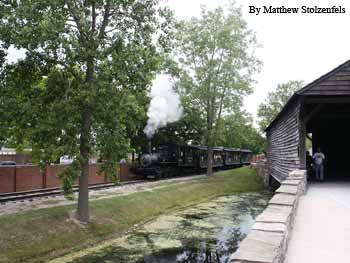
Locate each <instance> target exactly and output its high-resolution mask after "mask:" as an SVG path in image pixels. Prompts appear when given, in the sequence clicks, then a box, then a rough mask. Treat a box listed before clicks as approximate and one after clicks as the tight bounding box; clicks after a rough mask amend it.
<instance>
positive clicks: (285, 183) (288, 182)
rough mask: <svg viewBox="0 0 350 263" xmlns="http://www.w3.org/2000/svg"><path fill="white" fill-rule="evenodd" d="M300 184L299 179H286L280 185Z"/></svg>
mask: <svg viewBox="0 0 350 263" xmlns="http://www.w3.org/2000/svg"><path fill="white" fill-rule="evenodd" d="M299 184H300V180H289V179H286V180H284V181H283V182H282V185H299Z"/></svg>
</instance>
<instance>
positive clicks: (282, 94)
mask: <svg viewBox="0 0 350 263" xmlns="http://www.w3.org/2000/svg"><path fill="white" fill-rule="evenodd" d="M302 85H303V82H302V81H295V80H294V81H292V80H291V81H288V82H287V83H282V84H278V85H277V89H276V90H275V91H272V92H269V93H268V94H267V98H266V100H265V102H263V103H261V104H260V105H259V107H258V118H259V126H260V130H261V131H262V132H264V130H265V128H266V127H267V126H268V125H269V124H270V123H271V121H272V120H273V119H274V118H275V117H276V116H277V114H278V113H279V112H280V111H281V110H282V108H283V106H284V105H285V104H286V103H287V101H288V100H289V98H290V97H291V96H292V95H293V94H294V92H295V91H297V90H298V89H300V88H301V87H302Z"/></svg>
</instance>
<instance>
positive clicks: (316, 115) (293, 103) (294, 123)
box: [266, 60, 350, 181]
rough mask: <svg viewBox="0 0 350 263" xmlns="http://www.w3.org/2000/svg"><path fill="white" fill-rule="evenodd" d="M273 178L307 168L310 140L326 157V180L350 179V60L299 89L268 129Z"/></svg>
mask: <svg viewBox="0 0 350 263" xmlns="http://www.w3.org/2000/svg"><path fill="white" fill-rule="evenodd" d="M266 135H267V142H268V149H267V158H268V171H269V175H270V176H272V177H274V178H275V179H276V180H278V181H282V180H283V179H284V178H285V177H286V176H287V174H288V172H290V171H292V170H295V169H305V168H306V150H307V149H306V137H307V136H308V137H309V138H312V148H313V151H315V150H316V148H317V147H321V149H322V152H324V154H325V156H326V161H325V179H326V180H327V179H339V178H341V179H347V178H348V179H350V153H349V151H350V60H349V61H347V62H345V63H344V64H342V65H340V66H338V67H337V68H335V69H333V70H332V71H330V72H328V73H327V74H325V75H323V76H321V77H320V78H318V79H316V80H315V81H313V82H312V83H310V84H308V85H307V86H305V87H304V88H302V89H300V90H298V91H297V92H295V93H294V95H293V96H292V97H291V98H290V99H289V100H288V102H287V103H286V105H285V106H284V108H283V109H282V110H281V112H280V113H279V114H278V115H277V116H276V118H275V119H274V120H273V121H272V122H271V124H270V125H269V126H268V127H267V128H266Z"/></svg>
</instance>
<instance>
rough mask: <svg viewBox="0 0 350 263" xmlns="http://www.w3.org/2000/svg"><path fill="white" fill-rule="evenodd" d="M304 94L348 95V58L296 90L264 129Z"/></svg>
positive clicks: (349, 76) (349, 84) (349, 68)
mask: <svg viewBox="0 0 350 263" xmlns="http://www.w3.org/2000/svg"><path fill="white" fill-rule="evenodd" d="M305 96H350V60H348V61H346V62H344V63H343V64H341V65H339V66H338V67H336V68H335V69H333V70H331V71H329V72H328V73H326V74H324V75H322V76H321V77H319V78H318V79H316V80H314V81H313V82H311V83H309V84H308V85H306V86H304V87H303V88H301V89H300V90H298V91H296V92H295V93H294V94H293V96H291V97H290V98H289V100H288V102H287V103H286V104H285V106H284V107H283V108H282V110H281V111H280V112H279V114H277V116H276V117H275V119H274V120H273V121H272V122H271V123H270V125H269V126H268V127H267V128H266V129H265V131H268V130H269V129H270V128H271V127H272V126H273V125H274V123H275V122H276V121H277V120H278V119H279V118H281V117H282V116H283V114H284V113H285V112H286V110H287V109H289V108H290V107H293V106H294V105H295V102H296V101H298V100H299V99H300V98H301V97H305ZM338 98H339V97H338Z"/></svg>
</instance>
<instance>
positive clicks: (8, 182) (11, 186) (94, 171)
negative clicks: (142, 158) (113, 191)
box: [0, 164, 138, 194]
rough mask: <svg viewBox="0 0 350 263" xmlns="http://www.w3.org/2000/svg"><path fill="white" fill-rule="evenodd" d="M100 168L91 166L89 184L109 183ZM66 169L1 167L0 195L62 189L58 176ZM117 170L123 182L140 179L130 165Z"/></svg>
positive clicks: (60, 166)
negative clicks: (132, 171)
mask: <svg viewBox="0 0 350 263" xmlns="http://www.w3.org/2000/svg"><path fill="white" fill-rule="evenodd" d="M99 166H100V165H99V164H90V167H89V184H100V183H105V182H108V179H107V178H106V177H105V175H104V174H101V175H98V169H99ZM66 167H67V165H60V164H57V165H56V164H55V165H49V166H47V167H46V169H45V170H43V171H40V168H39V167H38V166H35V165H17V166H0V194H1V193H11V192H20V191H30V190H35V189H43V188H57V187H60V180H59V177H58V175H59V173H60V172H62V171H63V169H65V168H66ZM117 169H118V170H119V171H118V173H119V176H120V181H122V182H125V181H130V180H136V179H138V178H137V177H136V176H135V175H133V174H131V173H130V167H129V165H128V164H120V166H118V168H117ZM77 184H78V181H77Z"/></svg>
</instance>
